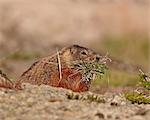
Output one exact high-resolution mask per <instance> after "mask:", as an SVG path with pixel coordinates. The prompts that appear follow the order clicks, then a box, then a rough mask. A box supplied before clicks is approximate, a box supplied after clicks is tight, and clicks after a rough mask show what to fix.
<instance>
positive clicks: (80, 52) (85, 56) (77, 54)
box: [62, 45, 100, 63]
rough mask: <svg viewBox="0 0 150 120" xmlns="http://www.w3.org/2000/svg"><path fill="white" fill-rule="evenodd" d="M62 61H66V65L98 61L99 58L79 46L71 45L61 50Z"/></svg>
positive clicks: (91, 51)
mask: <svg viewBox="0 0 150 120" xmlns="http://www.w3.org/2000/svg"><path fill="white" fill-rule="evenodd" d="M62 59H63V60H64V61H66V63H70V62H72V61H77V60H83V61H99V59H100V56H99V55H98V54H96V53H95V52H94V51H93V50H91V49H88V48H85V47H81V46H79V45H72V46H70V47H67V48H64V49H63V50H62Z"/></svg>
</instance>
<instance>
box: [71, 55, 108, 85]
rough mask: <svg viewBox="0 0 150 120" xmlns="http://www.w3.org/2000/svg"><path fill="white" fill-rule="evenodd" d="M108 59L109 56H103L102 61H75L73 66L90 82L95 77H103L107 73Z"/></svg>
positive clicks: (85, 80) (84, 80) (84, 79)
mask: <svg viewBox="0 0 150 120" xmlns="http://www.w3.org/2000/svg"><path fill="white" fill-rule="evenodd" d="M107 60H109V58H108V57H104V58H102V59H101V61H77V62H74V63H73V68H76V70H77V71H78V72H80V73H82V80H83V82H86V83H89V82H91V80H93V79H95V77H97V76H98V77H102V76H103V75H104V74H105V73H106V70H107V69H108V67H107V65H106V64H107Z"/></svg>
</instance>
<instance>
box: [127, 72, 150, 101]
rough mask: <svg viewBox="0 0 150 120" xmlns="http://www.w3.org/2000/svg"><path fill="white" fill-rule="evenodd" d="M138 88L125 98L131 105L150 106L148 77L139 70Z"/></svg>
mask: <svg viewBox="0 0 150 120" xmlns="http://www.w3.org/2000/svg"><path fill="white" fill-rule="evenodd" d="M139 76H140V81H139V84H138V88H137V89H136V90H135V91H133V92H132V93H126V94H125V97H126V98H127V99H128V100H129V101H131V102H132V103H138V104H142V103H143V104H150V76H148V75H147V74H145V73H144V72H143V71H141V70H140V75H139Z"/></svg>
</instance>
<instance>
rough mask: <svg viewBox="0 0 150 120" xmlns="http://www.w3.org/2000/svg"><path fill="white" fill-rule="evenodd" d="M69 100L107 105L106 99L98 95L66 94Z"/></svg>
mask: <svg viewBox="0 0 150 120" xmlns="http://www.w3.org/2000/svg"><path fill="white" fill-rule="evenodd" d="M66 96H67V99H69V100H82V101H88V102H97V103H105V99H104V98H102V96H99V95H97V94H87V95H83V94H78V93H68V94H66Z"/></svg>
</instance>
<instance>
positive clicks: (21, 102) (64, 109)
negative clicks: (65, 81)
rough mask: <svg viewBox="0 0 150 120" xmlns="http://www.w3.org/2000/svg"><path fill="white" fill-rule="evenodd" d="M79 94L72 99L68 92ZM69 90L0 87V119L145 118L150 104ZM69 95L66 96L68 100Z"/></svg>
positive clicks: (43, 87) (94, 119)
mask: <svg viewBox="0 0 150 120" xmlns="http://www.w3.org/2000/svg"><path fill="white" fill-rule="evenodd" d="M72 94H75V95H79V96H81V98H82V99H78V98H77V97H76V98H74V99H72V98H71V97H69V95H72ZM93 94H94V95H96V94H95V93H91V92H85V93H80V94H79V93H72V91H70V90H66V89H63V88H54V87H50V86H45V85H42V86H35V85H29V84H24V90H22V91H15V90H9V89H3V88H0V120H27V119H29V120H100V119H105V120H107V119H110V120H114V119H118V120H148V118H149V116H150V105H142V104H141V105H137V104H131V103H130V102H129V101H126V100H125V98H124V97H123V96H122V95H119V94H118V95H113V94H109V93H106V94H105V95H96V96H98V97H99V98H100V99H101V101H94V100H93V101H92V100H90V99H83V98H86V96H90V95H93ZM69 98H70V99H69Z"/></svg>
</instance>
